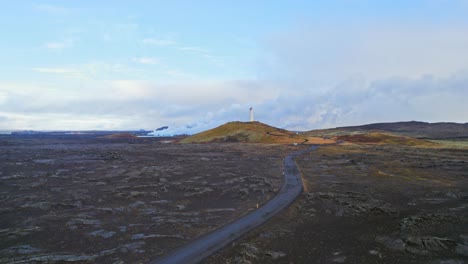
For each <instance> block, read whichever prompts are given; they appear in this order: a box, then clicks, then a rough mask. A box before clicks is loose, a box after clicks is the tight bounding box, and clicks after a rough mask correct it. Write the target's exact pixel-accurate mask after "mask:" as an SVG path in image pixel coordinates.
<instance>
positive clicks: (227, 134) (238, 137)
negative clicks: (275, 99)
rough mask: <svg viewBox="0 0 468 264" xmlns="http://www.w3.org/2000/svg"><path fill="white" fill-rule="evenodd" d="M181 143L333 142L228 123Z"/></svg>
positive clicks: (254, 124)
mask: <svg viewBox="0 0 468 264" xmlns="http://www.w3.org/2000/svg"><path fill="white" fill-rule="evenodd" d="M181 142H182V143H202V142H245V143H277V144H293V143H297V144H311V143H313V144H325V143H334V141H333V140H325V139H321V138H314V137H308V136H304V135H300V134H298V133H295V132H291V131H288V130H285V129H280V128H276V127H272V126H269V125H266V124H263V123H260V122H229V123H226V124H224V125H221V126H219V127H216V128H213V129H210V130H206V131H203V132H201V133H198V134H195V135H193V136H190V137H187V138H185V139H183V140H181Z"/></svg>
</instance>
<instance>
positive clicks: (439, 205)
mask: <svg viewBox="0 0 468 264" xmlns="http://www.w3.org/2000/svg"><path fill="white" fill-rule="evenodd" d="M297 162H298V165H299V167H300V169H301V171H302V173H303V176H304V181H305V183H306V188H305V191H304V193H303V195H302V196H301V197H300V198H299V199H298V201H297V202H296V203H295V204H294V205H293V206H292V207H290V208H289V209H288V210H287V211H285V212H284V213H282V214H281V215H280V216H279V217H276V218H274V219H273V220H272V221H270V222H269V223H267V224H266V225H265V226H263V227H261V228H260V229H258V230H257V231H255V232H252V233H251V234H250V235H248V236H247V237H246V238H244V239H242V240H240V241H238V242H236V243H235V244H234V245H232V246H231V247H229V248H227V249H226V250H224V251H222V252H220V253H218V254H217V255H215V256H213V257H211V258H210V259H208V260H206V261H205V263H208V264H215V263H289V264H290V263H441V264H442V263H444V264H459V263H468V149H466V148H464V149H444V148H417V147H403V146H396V145H386V146H385V145H347V146H322V147H321V148H320V149H319V150H318V151H315V152H312V153H310V154H309V155H306V156H302V157H301V158H299V159H298V161H297Z"/></svg>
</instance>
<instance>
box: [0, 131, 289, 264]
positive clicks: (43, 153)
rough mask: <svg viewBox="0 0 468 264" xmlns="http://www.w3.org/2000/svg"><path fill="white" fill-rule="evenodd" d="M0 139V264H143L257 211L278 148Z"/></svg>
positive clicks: (273, 180) (269, 190) (270, 184)
mask: <svg viewBox="0 0 468 264" xmlns="http://www.w3.org/2000/svg"><path fill="white" fill-rule="evenodd" d="M111 138H112V139H103V138H82V139H80V138H75V137H69V138H64V139H58V138H43V137H34V136H28V137H18V138H16V137H9V136H4V137H2V138H0V159H1V161H2V163H1V167H0V214H1V217H0V263H137V262H142V263H144V262H147V261H149V260H151V259H154V258H156V257H158V256H161V255H163V254H165V253H167V252H168V251H170V250H172V249H174V248H176V247H178V246H180V245H182V244H184V243H187V242H188V241H190V240H192V239H194V238H196V237H197V236H199V235H201V234H204V233H206V232H208V231H210V230H213V229H215V228H217V227H219V226H221V225H223V224H225V223H227V222H230V221H232V220H233V219H236V218H238V217H239V216H241V215H242V214H244V213H246V212H248V211H249V210H252V209H253V208H256V206H257V204H258V205H260V206H261V205H262V203H264V202H265V201H267V200H269V199H270V198H271V197H272V196H274V195H275V192H276V190H277V189H278V188H279V186H281V184H282V158H283V155H284V153H287V152H288V151H287V150H286V147H283V146H279V147H278V146H271V145H252V144H203V145H197V144H186V145H181V144H162V143H161V142H160V140H159V139H156V138H136V139H135V138H131V139H127V138H128V136H127V135H125V136H124V137H121V136H118V137H111Z"/></svg>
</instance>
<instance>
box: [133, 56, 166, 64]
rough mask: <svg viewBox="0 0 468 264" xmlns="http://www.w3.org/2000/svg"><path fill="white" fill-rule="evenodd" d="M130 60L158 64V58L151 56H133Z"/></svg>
mask: <svg viewBox="0 0 468 264" xmlns="http://www.w3.org/2000/svg"><path fill="white" fill-rule="evenodd" d="M132 61H133V62H137V63H140V64H149V65H154V64H158V63H159V62H160V60H159V59H158V58H152V57H135V58H132Z"/></svg>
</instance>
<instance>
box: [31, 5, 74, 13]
mask: <svg viewBox="0 0 468 264" xmlns="http://www.w3.org/2000/svg"><path fill="white" fill-rule="evenodd" d="M34 7H35V8H36V9H37V10H39V11H42V12H46V13H50V14H56V15H66V14H69V13H70V12H71V11H72V9H70V8H66V7H63V6H58V5H49V4H38V5H35V6H34Z"/></svg>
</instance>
